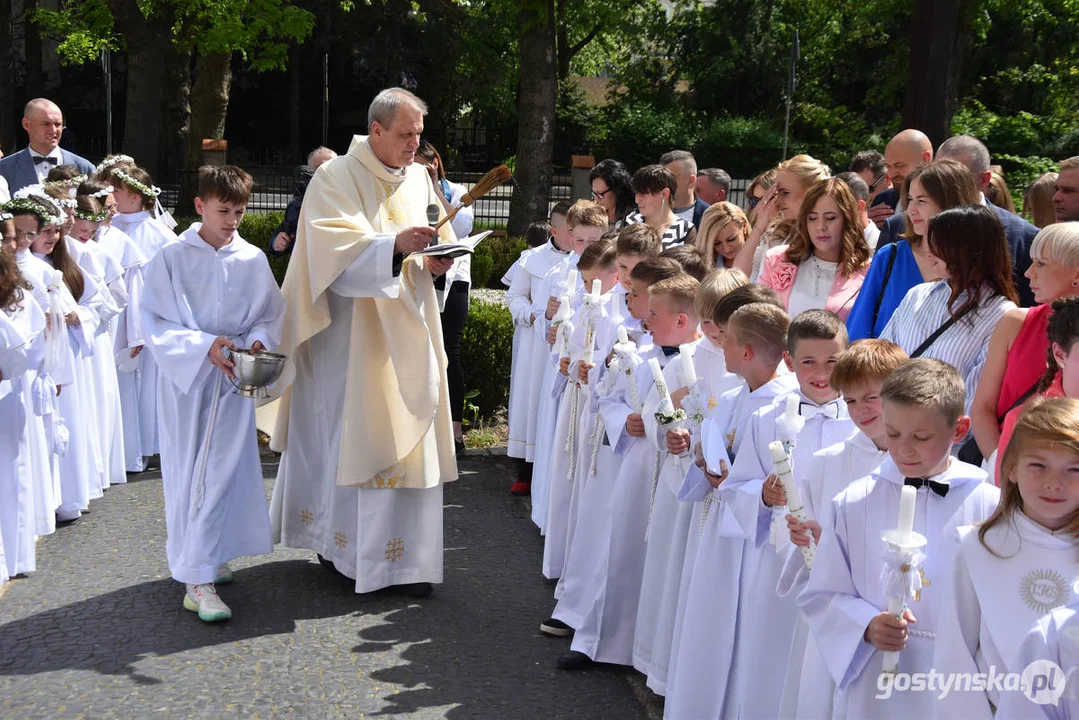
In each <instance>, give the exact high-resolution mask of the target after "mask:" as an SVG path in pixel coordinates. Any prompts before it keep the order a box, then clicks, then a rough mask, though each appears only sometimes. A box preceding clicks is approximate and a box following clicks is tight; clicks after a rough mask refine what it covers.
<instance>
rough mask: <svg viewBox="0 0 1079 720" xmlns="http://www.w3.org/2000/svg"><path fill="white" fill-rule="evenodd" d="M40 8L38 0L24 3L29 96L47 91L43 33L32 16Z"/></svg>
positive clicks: (40, 94) (36, 95)
mask: <svg viewBox="0 0 1079 720" xmlns="http://www.w3.org/2000/svg"><path fill="white" fill-rule="evenodd" d="M37 9H38V0H26V2H25V3H23V15H22V25H23V40H24V42H25V48H26V85H25V87H26V94H27V97H28V98H36V97H41V96H42V95H43V94H44V93H45V67H44V63H43V61H42V58H41V33H40V31H39V30H38V26H37V23H34V22H31V21H30V19H29V18H30V16H31V15H32V14H33V12H34V11H35V10H37Z"/></svg>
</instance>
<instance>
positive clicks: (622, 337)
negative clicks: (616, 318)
mask: <svg viewBox="0 0 1079 720" xmlns="http://www.w3.org/2000/svg"><path fill="white" fill-rule="evenodd" d="M618 342H619V343H621V344H622V345H625V344H626V343H628V342H629V333H627V332H626V328H625V327H624V326H622V325H619V326H618Z"/></svg>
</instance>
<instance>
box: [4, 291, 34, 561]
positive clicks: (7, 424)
mask: <svg viewBox="0 0 1079 720" xmlns="http://www.w3.org/2000/svg"><path fill="white" fill-rule="evenodd" d="M26 340H27V339H26V337H25V336H24V335H23V334H22V333H21V332H20V331H19V328H18V327H17V326H16V325H15V323H13V322H12V321H11V318H9V317H8V315H7V313H6V312H0V547H2V548H3V550H0V559H2V560H3V561H4V562H5V563H6V567H5V572H6V574H7V575H9V576H11V575H18V574H19V573H23V572H32V571H33V570H34V569H35V567H34V488H33V486H32V485H31V482H32V476H31V474H30V473H29V472H20V468H19V458H20V450H24V446H25V437H26V414H27V413H26V407H25V406H24V404H23V394H22V384H23V382H24V381H25V377H26V371H27V369H28V367H29V365H30V361H29V359H28V358H27V357H26Z"/></svg>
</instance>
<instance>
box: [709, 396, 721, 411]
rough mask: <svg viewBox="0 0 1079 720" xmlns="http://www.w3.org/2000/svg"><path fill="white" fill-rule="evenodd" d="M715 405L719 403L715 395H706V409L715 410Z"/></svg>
mask: <svg viewBox="0 0 1079 720" xmlns="http://www.w3.org/2000/svg"><path fill="white" fill-rule="evenodd" d="M716 405H719V403H718V402H716V396H715V395H710V396H709V397H708V409H709V410H715V409H716Z"/></svg>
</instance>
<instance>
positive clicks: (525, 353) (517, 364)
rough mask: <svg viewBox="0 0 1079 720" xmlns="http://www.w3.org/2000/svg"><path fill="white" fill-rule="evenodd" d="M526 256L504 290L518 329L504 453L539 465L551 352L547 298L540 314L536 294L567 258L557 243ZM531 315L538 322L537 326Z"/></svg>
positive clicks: (514, 324)
mask: <svg viewBox="0 0 1079 720" xmlns="http://www.w3.org/2000/svg"><path fill="white" fill-rule="evenodd" d="M525 253H526V254H522V256H521V259H520V261H519V263H518V265H517V271H516V272H514V273H513V275H512V277H511V280H512V282H511V283H510V287H509V290H507V291H506V305H507V306H508V307H509V309H510V315H512V317H513V326H514V335H513V336H514V360H513V364H514V367H513V373H512V375H511V377H510V399H509V413H508V414H509V442H508V443H507V446H506V454H507V455H509V457H515V458H524V459H525V460H527V461H528V462H535V450H536V430H537V421H538V418H539V404H540V397H541V396H540V390H541V385H542V382H540V380H541V378H542V377H543V374H544V370H545V369H546V368H547V367H548V366H549V363H550V349H551V346H550V345H548V344H547V329H548V328H549V324H548V323H547V318H546V317H545V316H544V313H545V312H546V309H547V298H543V303H542V304H543V310H542V311H541V312H536V311H535V309H534V308H535V305H536V304H537V302H536V301H537V300H538V299H539V298H538V297H536V295H537V293H540V292H541V287H542V286H543V285H544V282H543V281H544V278H546V277H547V274H548V273H550V272H551V269H552V268H553V267H555V265H559V264H562V263H564V262H565V260H566V258H567V257H569V253H568V252H562V251H561V250H559V249H558V248H557V247H556V246H555V244H554V241H553V240H551V241H548V242H547V244H546V245H542V246H540V247H538V248H535V249H534V250H531V251H525ZM533 315H535V318H536V319H535V321H534V322H533V320H532V316H533Z"/></svg>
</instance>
